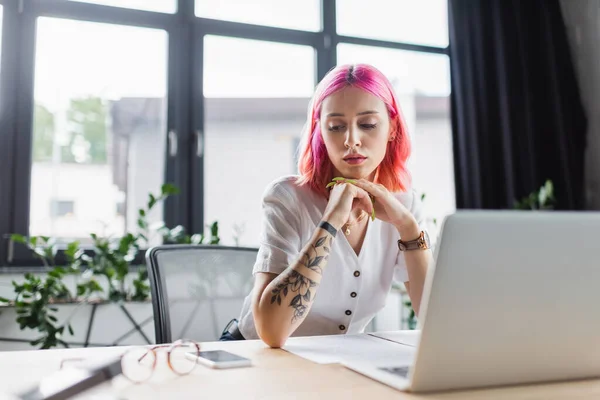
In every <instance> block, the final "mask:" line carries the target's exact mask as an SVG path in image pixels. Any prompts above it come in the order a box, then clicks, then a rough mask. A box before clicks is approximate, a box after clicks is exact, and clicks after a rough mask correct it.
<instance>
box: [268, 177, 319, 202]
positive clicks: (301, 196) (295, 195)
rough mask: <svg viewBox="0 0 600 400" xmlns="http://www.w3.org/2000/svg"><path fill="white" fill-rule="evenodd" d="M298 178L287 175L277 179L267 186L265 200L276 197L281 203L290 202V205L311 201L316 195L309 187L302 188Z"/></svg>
mask: <svg viewBox="0 0 600 400" xmlns="http://www.w3.org/2000/svg"><path fill="white" fill-rule="evenodd" d="M298 178H299V177H298V176H297V175H286V176H282V177H281V178H277V179H275V180H274V181H272V182H271V183H270V184H269V185H267V187H266V189H265V191H264V193H263V199H265V200H266V199H269V198H274V197H275V198H278V199H279V200H280V201H286V202H290V204H294V203H298V202H301V203H303V202H306V201H310V200H311V199H312V198H313V197H314V196H315V193H314V192H313V191H312V190H311V189H310V188H309V187H307V186H300V185H299V184H298Z"/></svg>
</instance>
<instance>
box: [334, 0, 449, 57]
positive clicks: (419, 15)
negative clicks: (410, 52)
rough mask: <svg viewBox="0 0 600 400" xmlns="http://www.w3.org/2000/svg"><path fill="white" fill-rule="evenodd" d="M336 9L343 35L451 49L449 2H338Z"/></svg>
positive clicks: (358, 0) (399, 0) (338, 23)
mask: <svg viewBox="0 0 600 400" xmlns="http://www.w3.org/2000/svg"><path fill="white" fill-rule="evenodd" d="M367 4H368V5H367ZM336 6H337V29H338V34H340V35H345V36H358V37H365V38H370V39H380V40H389V41H394V42H408V43H413V44H420V45H429V46H437V47H446V46H448V5H447V0H420V1H414V0H393V1H390V0H371V1H370V2H369V3H365V2H364V1H363V0H337V2H336Z"/></svg>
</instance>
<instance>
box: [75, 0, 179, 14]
mask: <svg viewBox="0 0 600 400" xmlns="http://www.w3.org/2000/svg"><path fill="white" fill-rule="evenodd" d="M69 1H77V2H80V3H93V4H101V5H106V6H113V7H123V8H134V9H136V10H144V11H157V12H163V13H170V14H173V13H175V12H177V0H69Z"/></svg>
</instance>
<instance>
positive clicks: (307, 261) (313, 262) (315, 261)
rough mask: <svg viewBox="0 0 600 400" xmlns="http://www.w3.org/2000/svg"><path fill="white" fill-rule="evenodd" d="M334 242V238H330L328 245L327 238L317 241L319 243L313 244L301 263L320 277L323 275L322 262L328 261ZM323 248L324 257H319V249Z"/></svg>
mask: <svg viewBox="0 0 600 400" xmlns="http://www.w3.org/2000/svg"><path fill="white" fill-rule="evenodd" d="M332 241H333V237H332V236H329V243H327V236H323V237H320V238H319V239H318V240H317V243H315V244H312V245H311V246H310V249H309V250H308V251H307V252H306V253H304V255H303V256H302V260H301V263H302V265H304V266H305V267H307V268H309V269H312V270H313V271H315V272H316V273H318V274H319V275H323V269H322V268H321V262H322V261H326V260H327V257H329V252H330V251H331V242H332ZM318 247H323V252H324V253H325V254H324V255H320V256H319V255H317V254H318V252H317V248H318ZM311 250H312V251H313V252H314V255H313V256H312V257H311V254H310V253H311Z"/></svg>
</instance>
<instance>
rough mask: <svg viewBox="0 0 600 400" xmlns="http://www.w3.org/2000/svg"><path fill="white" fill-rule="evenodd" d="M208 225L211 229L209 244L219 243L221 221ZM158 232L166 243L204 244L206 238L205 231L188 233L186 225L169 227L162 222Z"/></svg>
mask: <svg viewBox="0 0 600 400" xmlns="http://www.w3.org/2000/svg"><path fill="white" fill-rule="evenodd" d="M207 227H208V228H209V229H210V238H209V241H208V243H207V244H219V242H220V241H221V239H220V238H219V223H218V222H217V221H215V222H213V223H212V224H210V225H207ZM157 232H158V233H159V234H160V235H161V236H162V239H163V243H165V244H203V243H204V240H205V239H206V236H205V235H204V232H202V233H195V234H193V235H188V234H187V232H186V229H185V227H183V226H181V225H177V226H176V227H175V228H173V229H169V228H167V227H166V226H164V224H163V223H160V225H159V226H158V228H157Z"/></svg>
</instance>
